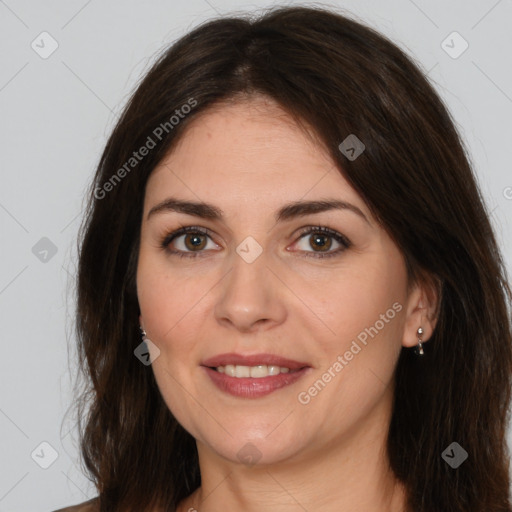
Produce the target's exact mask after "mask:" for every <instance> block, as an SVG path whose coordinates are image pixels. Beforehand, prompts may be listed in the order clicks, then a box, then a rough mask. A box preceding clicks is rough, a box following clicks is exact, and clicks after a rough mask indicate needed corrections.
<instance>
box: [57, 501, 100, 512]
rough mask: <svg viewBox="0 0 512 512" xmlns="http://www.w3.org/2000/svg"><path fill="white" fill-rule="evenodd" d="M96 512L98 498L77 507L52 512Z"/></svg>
mask: <svg viewBox="0 0 512 512" xmlns="http://www.w3.org/2000/svg"><path fill="white" fill-rule="evenodd" d="M98 510H99V509H98V498H92V499H91V500H89V501H84V502H83V503H79V504H78V505H73V506H71V507H66V508H59V510H54V511H53V512H98Z"/></svg>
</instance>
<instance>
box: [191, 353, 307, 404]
mask: <svg viewBox="0 0 512 512" xmlns="http://www.w3.org/2000/svg"><path fill="white" fill-rule="evenodd" d="M201 366H202V368H203V370H204V371H205V373H206V375H207V376H208V377H209V378H210V380H211V382H213V384H215V386H216V387H217V388H218V389H220V390H221V391H223V392H224V393H228V394H230V395H232V396H235V397H238V398H259V397H263V396H265V395H268V394H270V393H272V392H274V391H277V390H278V389H282V388H285V387H287V386H290V385H292V384H293V383H295V382H297V381H298V380H299V379H301V378H303V377H304V375H306V374H308V373H309V372H311V371H312V368H311V366H310V365H308V364H307V363H303V362H300V361H295V360H293V359H288V358H285V357H281V356H276V355H273V354H254V355H241V354H234V353H230V354H220V355H218V356H215V357H211V358H209V359H206V360H205V361H203V362H202V364H201ZM261 366H262V367H265V368H266V367H268V368H270V367H272V368H274V369H275V368H277V369H278V370H277V374H274V372H272V373H273V374H272V375H267V376H264V375H259V376H258V377H257V378H255V377H253V376H251V377H248V376H244V374H245V375H247V371H248V367H261ZM233 367H235V368H236V369H237V372H236V373H238V370H241V371H242V375H241V376H230V375H227V374H226V373H227V372H226V369H227V368H231V369H232V368H233ZM223 368H224V371H218V370H222V369H223ZM283 369H286V370H287V371H286V372H283ZM288 370H289V371H288Z"/></svg>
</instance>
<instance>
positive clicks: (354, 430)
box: [137, 98, 418, 464]
mask: <svg viewBox="0 0 512 512" xmlns="http://www.w3.org/2000/svg"><path fill="white" fill-rule="evenodd" d="M340 142H341V141H340ZM363 142H364V141H363ZM171 198H172V201H180V202H183V203H185V202H186V203H194V204H195V203H198V204H205V203H208V205H209V207H210V208H213V209H214V210H211V209H210V208H205V207H204V206H203V207H202V208H199V206H197V207H192V206H190V205H189V206H185V207H183V208H181V207H178V206H177V205H176V204H175V203H174V204H171ZM166 201H167V203H166ZM321 201H323V202H327V201H328V202H331V201H339V202H340V205H341V207H338V208H334V207H330V208H323V207H318V205H317V206H315V205H314V203H316V202H321ZM344 203H345V206H343V204H344ZM292 204H293V205H295V206H293V207H291V206H290V205H292ZM308 204H310V206H307V205H308ZM157 206H158V208H155V207H157ZM283 209H284V210H283ZM278 212H282V214H281V215H280V216H279V214H278ZM214 213H216V214H217V217H215V216H214V215H213V214H214ZM276 216H278V218H276ZM187 226H192V227H194V228H195V229H192V230H191V231H190V232H189V233H185V234H178V235H177V236H176V237H175V238H174V239H172V240H171V238H172V236H169V235H171V234H172V233H173V232H175V231H177V230H178V229H180V228H182V227H187ZM319 227H320V228H325V229H328V230H329V232H328V233H325V232H321V231H319V230H318V228H319ZM141 229H142V231H141V246H140V254H139V262H138V271H137V292H138V298H139V304H140V310H141V317H140V320H141V324H142V325H143V327H144V328H145V330H146V333H147V337H148V338H149V339H150V340H151V341H152V342H153V343H154V344H155V345H156V346H157V347H158V349H159V350H160V354H159V356H158V357H157V358H156V359H155V360H154V361H153V363H152V368H153V371H154V374H155V378H156V380H157V383H158V386H159V389H160V391H161V394H162V396H163V398H164V400H165V402H166V403H167V405H168V407H169V409H170V410H171V411H172V413H173V414H174V416H175V417H176V418H177V420H178V421H179V422H180V423H181V424H182V425H183V427H184V428H185V429H186V430H187V431H188V432H190V433H191V434H192V435H193V436H194V437H195V438H196V440H197V441H198V447H199V448H200V455H201V453H203V454H204V453H209V454H210V455H211V456H213V457H217V458H218V460H222V459H224V460H225V459H227V460H231V461H234V462H245V463H249V464H252V463H255V462H259V463H272V464H275V463H277V462H284V461H285V460H286V459H288V460H290V461H292V460H293V461H298V460H300V459H301V458H305V457H311V456H312V455H313V454H318V453H321V452H322V451H324V450H332V449H333V448H332V447H333V446H342V445H343V443H348V442H350V441H351V440H352V441H353V440H354V439H355V436H357V435H358V433H360V432H362V431H366V432H368V429H371V428H373V429H375V431H379V432H381V431H382V428H383V422H385V421H387V420H388V419H389V413H390V408H391V400H392V395H393V389H392V388H393V386H392V385H390V384H391V383H392V377H393V372H394V368H395V365H396V362H397V358H398V356H399V352H400V349H401V346H402V344H404V345H406V344H409V345H412V344H414V342H415V339H414V335H412V334H410V333H409V334H407V335H406V334H405V333H406V331H407V316H408V314H409V311H411V310H412V309H411V308H412V306H411V300H412V296H411V295H408V292H407V280H406V269H405V264H404V260H403V258H402V256H401V253H400V252H399V251H398V249H397V247H396V246H395V244H394V243H393V242H392V240H391V239H390V238H389V236H388V235H387V234H386V232H385V231H384V230H383V229H382V228H380V227H379V226H378V225H377V224H376V222H375V220H374V219H373V218H372V216H371V215H370V212H369V210H368V209H367V208H366V207H365V204H364V202H363V200H362V199H361V197H360V196H359V195H358V194H357V193H356V192H355V191H354V189H352V188H351V187H350V186H349V184H348V182H347V181H346V180H345V179H344V178H343V177H342V176H341V175H340V173H339V171H338V170H337V168H336V167H335V165H334V163H333V161H332V160H330V159H329V157H328V156H326V154H325V153H323V152H322V150H321V149H320V148H319V147H318V146H316V145H314V144H313V143H312V142H311V140H310V139H309V138H307V137H306V136H305V135H304V133H303V132H302V131H301V130H300V129H299V128H298V127H296V126H295V125H293V123H292V122H291V120H290V118H289V117H287V116H286V114H284V112H282V111H280V110H278V108H277V107H276V106H275V105H274V104H273V103H265V102H264V100H262V99H261V98H258V99H253V100H251V101H250V102H244V103H238V104H236V105H229V106H225V107H222V108H220V109H216V110H211V111H207V112H205V113H204V114H203V115H202V116H201V117H200V118H197V119H196V120H194V122H193V123H191V125H190V126H189V127H188V129H187V131H186V132H185V134H184V136H183V138H182V139H181V140H180V142H179V144H178V145H177V146H176V147H175V149H174V150H173V151H172V153H171V154H169V156H168V157H166V158H165V160H164V161H162V162H161V164H160V165H159V166H158V167H157V168H156V169H155V170H154V171H153V173H152V175H151V177H150V179H149V181H148V183H147V188H146V195H145V202H144V217H143V222H142V227H141ZM205 230H207V234H204V231H205ZM338 235H339V237H340V238H338V239H337V238H336V237H337V236H338ZM345 242H347V243H348V245H345ZM173 251H174V252H173ZM322 256H323V257H322ZM415 327H418V325H416V326H415ZM409 330H410V329H409ZM278 358H282V360H279V359H278ZM237 363H238V364H237ZM209 367H216V368H217V369H212V368H209ZM219 367H220V368H219ZM281 368H288V369H289V370H290V371H288V372H287V371H286V370H281ZM292 370H296V371H292ZM251 375H252V376H251ZM324 453H325V452H324ZM219 457H220V458H219Z"/></svg>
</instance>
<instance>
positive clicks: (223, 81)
mask: <svg viewBox="0 0 512 512" xmlns="http://www.w3.org/2000/svg"><path fill="white" fill-rule="evenodd" d="M253 94H263V95H266V96H268V97H271V98H273V99H274V100H275V101H277V102H278V104H280V106H282V108H284V109H285V110H286V111H287V112H288V113H289V114H290V115H291V116H292V117H293V118H294V119H295V120H296V121H297V122H298V123H299V124H300V125H301V126H304V127H308V126H309V127H311V128H312V130H313V132H314V135H315V136H316V137H317V138H318V141H319V143H321V144H323V145H324V147H325V148H326V149H327V150H328V152H329V154H330V156H331V157H332V159H333V161H334V162H335V163H336V165H337V167H338V168H339V172H340V173H341V174H342V175H343V176H344V178H345V179H346V180H347V181H348V182H349V183H350V185H351V186H352V187H353V188H354V189H355V190H356V191H357V192H358V193H359V194H360V196H361V197H362V198H363V200H364V201H365V203H366V205H367V206H368V208H369V209H370V211H371V212H372V214H373V215H374V216H375V218H376V219H377V220H378V221H379V222H380V223H381V225H382V226H383V227H384V228H385V229H386V231H387V232H388V233H389V235H390V236H391V237H392V239H393V240H394V242H395V243H396V244H397V247H398V248H399V249H400V251H401V252H402V254H403V255H404V257H405V261H406V265H407V270H408V275H409V278H410V280H412V282H416V281H417V280H420V279H426V278H427V277H428V278H430V279H432V280H433V281H434V282H436V283H438V291H439V305H438V306H439V307H438V322H437V325H436V328H435V330H434V333H433V335H432V337H431V339H430V340H429V342H428V343H426V344H425V348H424V350H425V355H424V357H422V358H417V357H415V355H414V354H413V353H412V351H411V349H408V348H405V347H403V348H402V351H401V353H400V357H399V360H398V364H397V368H396V372H395V382H394V384H395V395H394V403H393V410H392V418H391V424H390V428H389V435H388V441H387V452H388V456H389V460H390V464H391V468H392V470H393V471H394V473H395V474H396V476H397V477H398V478H399V479H400V480H401V481H402V482H403V484H404V485H405V488H406V491H407V510H408V511H410V512H413V511H414V512H437V511H441V510H442V511H447V510H449V511H450V512H484V511H485V512H505V511H506V512H512V509H511V506H510V502H509V453H508V451H507V446H506V427H507V422H508V419H509V418H508V405H509V401H510V398H511V397H510V394H511V375H512V334H511V323H510V317H509V315H510V311H509V305H510V302H511V291H510V288H509V287H508V284H507V279H506V270H505V266H504V264H503V260H502V256H501V255H500V251H499V248H498V246H497V243H496V239H495V234H494V232H493V229H492V227H491V224H490V221H489V212H488V210H487V208H486V205H485V203H484V200H483V198H482V196H481V193H480V191H479V189H478V186H477V180H476V177H475V175H474V171H473V169H472V165H471V164H470V157H469V156H468V155H469V152H468V151H467V150H466V149H465V147H464V144H463V142H462V140H461V136H460V135H459V134H458V132H457V129H456V128H455V124H454V122H453V120H452V118H451V116H450V113H449V112H448V110H447V108H446V106H445V105H444V104H443V102H442V101H441V99H440V98H439V96H438V95H437V93H436V92H435V89H434V87H433V86H432V85H431V84H430V83H429V81H428V80H427V78H426V75H425V73H424V72H423V71H422V70H421V67H420V66H419V65H418V64H416V63H414V61H413V60H412V59H411V57H409V56H407V55H406V54H405V52H403V51H402V50H400V49H399V48H398V47H397V46H396V45H395V44H394V43H392V42H391V41H390V40H388V39H387V38H386V37H384V36H382V35H380V34H379V33H378V32H376V31H374V30H373V29H371V28H369V27H367V26H365V25H364V24H362V23H360V22H359V21H355V20H354V19H351V18H350V17H348V16H345V15H342V14H341V13H338V12H335V11H333V10H328V9H325V8H317V7H307V6H300V7H283V6H280V7H277V8H273V9H270V10H268V11H266V12H264V13H263V14H261V15H259V16H257V17H254V16H250V15H246V16H242V15H240V16H238V17H223V18H219V19H215V20H210V21H207V22H204V23H202V24H201V25H199V26H198V27H196V28H195V29H193V30H192V31H191V32H189V33H188V34H186V35H185V36H184V37H182V38H181V39H179V40H178V41H177V42H175V43H174V44H172V45H171V46H170V47H169V48H167V49H165V51H163V52H162V53H161V54H160V55H159V57H158V58H157V60H156V61H155V63H154V64H153V65H152V67H151V69H150V70H149V72H147V74H146V75H145V76H144V77H143V79H142V80H141V81H140V83H139V84H138V86H137V88H136V90H135V92H134V93H133V95H132V96H131V98H130V99H129V101H128V103H127V106H126V107H125V109H124V111H123V113H122V115H121V116H120V118H119V120H118V122H117V124H116V126H115V128H114V129H113V132H112V134H111V136H110V138H109V140H108V142H107V144H106V147H105V149H104V152H103V154H102V156H101V159H100V161H99V164H98V168H97V171H96V174H95V177H94V181H93V182H92V183H91V186H90V190H89V191H88V193H89V195H88V202H87V212H86V217H85V219H84V222H83V224H82V226H81V230H80V238H79V248H78V249H79V263H78V275H77V316H76V330H77V340H78V354H79V362H80V369H81V371H82V373H83V375H84V377H85V379H86V381H87V382H88V383H89V384H88V386H87V387H86V389H84V391H83V394H81V395H80V397H79V401H78V411H79V418H80V422H79V435H80V447H81V455H82V459H83V463H84V464H85V468H86V471H87V473H88V475H89V478H90V479H91V480H92V481H93V482H94V484H95V485H96V487H97V489H98V493H99V499H98V507H99V508H98V510H100V512H111V511H113V510H115V511H116V512H117V511H121V512H132V511H133V512H135V511H137V512H143V511H149V510H150V509H151V507H154V506H160V507H162V508H163V510H166V511H175V509H176V506H177V504H178V503H179V502H180V501H181V500H182V499H183V498H185V497H186V496H188V495H189V494H191V493H192V492H193V491H194V490H195V489H196V488H197V487H198V486H199V485H200V483H201V477H200V472H199V465H198V457H197V451H196V445H195V440H194V439H193V437H192V436H191V435H190V434H189V433H188V432H186V431H185V430H184V429H183V428H182V427H181V425H180V424H179V423H178V422H177V421H176V419H175V418H174V417H173V415H172V413H171V412H170V411H169V409H168V407H167V406H166V404H165V403H164V401H163V399H162V396H161V394H160V392H159V389H158V387H157V385H156V382H155V379H154V376H153V372H152V370H151V366H146V365H144V364H141V362H140V361H139V360H138V359H137V357H135V356H134V350H135V349H136V348H137V346H138V345H139V344H140V343H141V338H140V331H139V324H138V316H139V307H138V302H137V291H136V282H135V273H136V268H137V258H138V251H139V238H140V226H141V219H142V206H143V200H144V193H145V186H146V182H147V180H148V177H149V175H150V174H151V172H152V170H153V169H154V168H155V167H156V165H157V164H158V163H159V162H160V161H161V160H162V159H163V157H164V156H166V155H167V154H168V153H169V151H171V150H172V148H173V146H174V145H175V144H176V142H177V141H178V139H179V137H180V135H181V134H182V133H183V131H184V129H185V128H186V127H187V126H188V125H189V124H190V122H191V121H193V120H194V119H196V118H197V117H198V116H199V115H200V114H201V113H203V112H205V110H207V109H208V108H210V107H214V106H218V105H222V102H223V101H236V100H237V98H241V97H251V95H253ZM185 106H186V107H185ZM173 116H174V117H173ZM351 134H352V135H355V136H357V138H358V139H360V140H361V141H362V142H363V143H364V145H365V150H364V152H363V153H362V154H361V155H360V156H359V157H358V158H356V159H350V158H348V157H347V155H346V154H344V153H343V152H342V151H340V149H339V145H340V143H342V141H344V140H345V139H346V137H348V136H349V135H351ZM143 146H144V147H146V148H149V150H148V151H147V152H143V151H139V149H140V148H142V147H143ZM134 152H137V154H138V156H137V158H136V157H134ZM142 153H145V154H144V155H142ZM454 442H456V443H458V444H459V445H460V446H461V447H462V448H463V449H464V450H465V451H466V452H467V454H468V459H467V460H466V461H465V462H464V463H463V464H461V465H460V466H459V467H458V468H453V467H451V465H450V464H448V463H447V462H446V460H445V457H443V456H442V454H443V452H444V451H445V449H446V448H447V447H449V446H450V445H451V444H452V443H454Z"/></svg>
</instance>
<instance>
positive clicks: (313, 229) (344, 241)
mask: <svg viewBox="0 0 512 512" xmlns="http://www.w3.org/2000/svg"><path fill="white" fill-rule="evenodd" d="M189 233H195V234H201V235H206V236H208V237H210V238H211V234H210V233H211V232H210V230H209V229H206V228H200V227H198V226H186V227H182V228H180V229H178V230H176V231H173V232H172V233H169V234H168V235H166V236H165V237H164V238H163V239H162V241H161V247H162V249H165V250H166V251H167V252H168V253H169V254H171V255H173V256H178V257H179V258H197V257H201V256H200V255H201V253H202V252H204V251H196V252H194V251H181V250H180V251H173V250H171V249H169V247H168V246H169V244H170V243H171V242H172V241H173V240H174V239H175V238H177V237H179V236H180V235H184V234H189ZM314 233H321V234H323V235H328V236H330V237H332V238H334V239H335V240H336V241H337V242H338V243H340V244H341V245H342V247H340V248H339V249H337V250H335V251H332V252H329V253H319V252H316V251H303V252H305V253H306V257H307V258H309V257H311V258H332V257H334V256H338V255H340V253H342V252H344V251H345V250H346V249H348V248H349V247H351V245H352V242H350V240H349V239H348V238H346V237H345V236H343V235H342V234H340V233H338V232H337V231H334V230H332V229H329V228H326V227H323V226H308V227H306V228H304V229H303V230H301V232H300V236H299V239H301V238H303V237H305V236H306V235H312V234H314ZM308 253H310V254H308Z"/></svg>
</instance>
